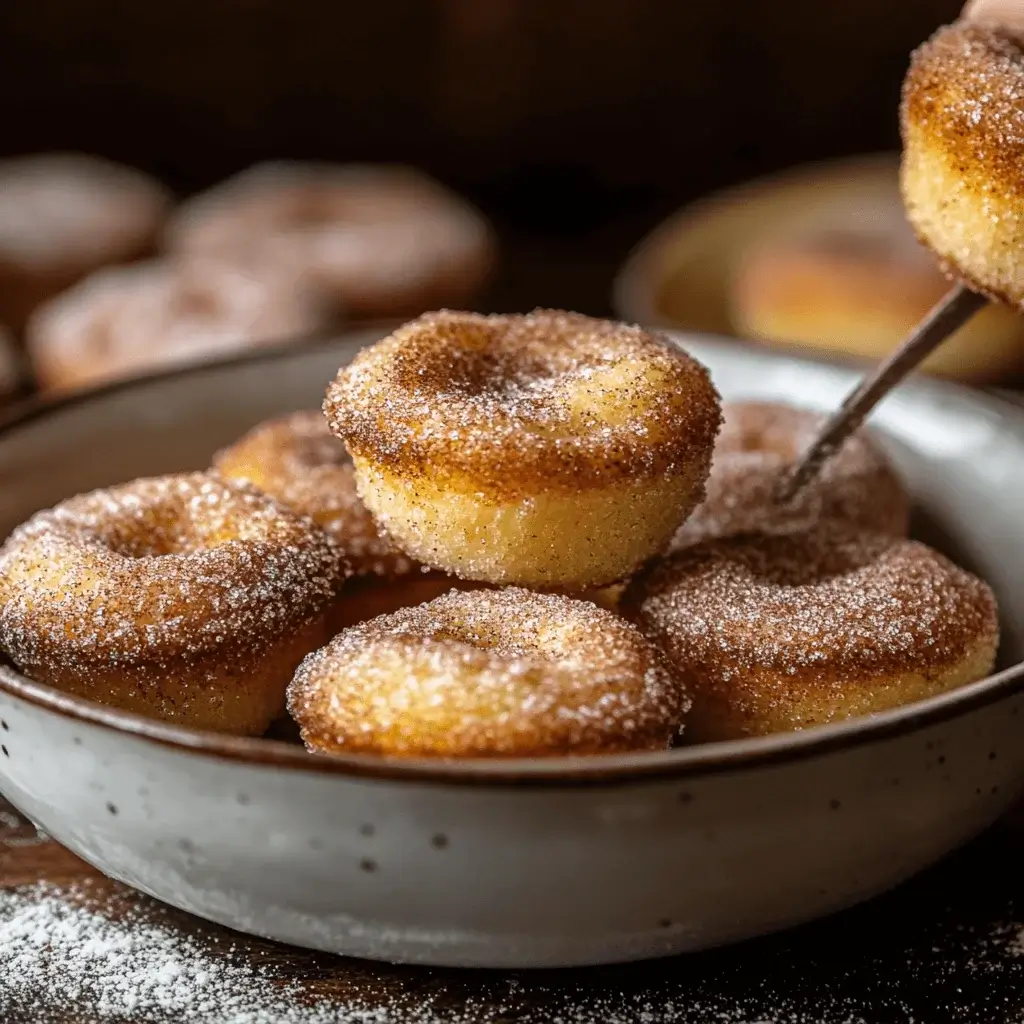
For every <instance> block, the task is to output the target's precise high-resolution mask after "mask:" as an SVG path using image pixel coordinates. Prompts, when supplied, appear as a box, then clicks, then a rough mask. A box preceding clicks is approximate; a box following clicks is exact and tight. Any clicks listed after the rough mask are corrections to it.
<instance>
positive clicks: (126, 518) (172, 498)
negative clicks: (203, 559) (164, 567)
mask: <svg viewBox="0 0 1024 1024" xmlns="http://www.w3.org/2000/svg"><path fill="white" fill-rule="evenodd" d="M218 497H219V496H217V495H193V496H189V495H184V494H176V493H164V494H160V495H159V496H157V497H154V498H151V499H150V500H149V501H147V502H146V503H145V504H144V505H143V504H138V505H134V506H133V505H132V504H131V503H125V504H124V505H122V506H121V507H119V508H116V509H111V510H110V513H109V514H108V515H107V516H105V517H104V520H103V521H102V522H97V523H95V524H93V525H92V526H91V528H88V529H87V531H86V533H87V535H88V538H89V539H90V540H92V541H93V542H94V543H97V544H99V545H100V546H101V547H103V548H105V549H106V550H107V551H109V552H111V553H112V554H115V555H119V556H120V557H121V558H126V559H145V558H162V557H166V556H169V555H193V554H196V553H198V552H202V551H209V550H210V549H211V548H216V547H220V546H222V545H225V544H231V543H236V542H241V543H247V542H252V541H260V540H261V539H264V538H265V535H266V523H265V522H263V521H262V520H261V517H249V516H247V515H245V514H244V511H243V510H242V509H241V508H239V509H237V510H236V511H237V514H232V513H230V512H226V511H225V510H224V509H223V508H221V507H219V503H218Z"/></svg>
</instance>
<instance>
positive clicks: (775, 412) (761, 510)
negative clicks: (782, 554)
mask: <svg viewBox="0 0 1024 1024" xmlns="http://www.w3.org/2000/svg"><path fill="white" fill-rule="evenodd" d="M824 420H825V417H824V416H822V415H821V414H820V413H816V412H811V411H809V410H806V409H797V408H794V407H793V406H790V405H783V404H782V403H778V402H726V403H724V404H723V406H722V430H721V432H720V433H719V435H718V440H717V442H716V444H715V455H714V459H713V461H712V463H711V475H710V476H709V477H708V483H707V497H706V498H705V499H704V501H703V502H702V503H701V504H700V505H698V506H697V508H696V509H695V510H694V512H693V514H692V515H691V516H690V518H689V519H687V520H686V522H684V523H683V525H682V526H681V527H680V528H679V531H678V532H677V533H676V536H675V537H674V538H673V541H672V544H671V545H670V550H672V551H676V550H679V549H681V548H684V547H688V546H689V545H691V544H695V543H697V542H699V541H702V540H709V539H712V538H715V537H727V536H730V535H732V534H737V533H749V532H778V531H791V530H798V529H807V528H809V527H812V526H814V525H816V524H817V523H819V522H821V521H823V520H830V519H838V520H841V521H845V522H848V523H852V524H854V525H856V526H860V527H863V528H864V529H866V530H868V531H872V532H878V533H884V534H890V535H892V536H906V534H907V530H908V527H909V519H910V500H909V498H908V496H907V493H906V491H905V490H904V487H903V484H902V483H901V482H900V479H899V477H898V476H897V475H896V472H895V470H894V469H893V468H892V466H891V465H890V463H889V460H888V459H887V458H886V457H885V455H884V454H883V453H882V451H881V450H880V449H879V448H878V447H877V445H875V444H874V442H873V441H872V440H871V437H870V434H869V433H868V432H867V431H864V430H860V431H858V432H857V433H856V434H854V435H853V436H852V437H850V438H849V439H848V440H847V441H846V443H845V444H844V445H843V447H842V448H841V449H840V450H839V451H838V452H836V454H835V456H833V458H831V459H830V460H829V461H828V462H826V463H825V465H824V466H823V467H822V469H821V471H820V473H819V474H818V475H817V476H816V477H815V478H814V480H812V481H811V483H810V484H808V486H807V487H805V488H804V489H803V490H802V491H801V492H800V493H799V494H798V495H797V496H796V498H795V499H793V500H792V501H791V502H790V503H789V504H788V505H785V506H782V505H779V504H778V502H777V501H776V498H775V491H776V487H777V485H778V482H779V478H780V476H781V475H782V474H783V473H784V471H785V470H786V469H787V468H788V467H789V466H791V465H792V463H793V462H794V461H795V460H796V458H797V457H798V456H799V455H800V453H801V452H803V451H804V449H805V448H807V447H808V445H810V443H811V442H812V441H813V439H814V437H815V436H816V435H817V433H818V430H819V428H820V427H821V424H822V423H823V422H824Z"/></svg>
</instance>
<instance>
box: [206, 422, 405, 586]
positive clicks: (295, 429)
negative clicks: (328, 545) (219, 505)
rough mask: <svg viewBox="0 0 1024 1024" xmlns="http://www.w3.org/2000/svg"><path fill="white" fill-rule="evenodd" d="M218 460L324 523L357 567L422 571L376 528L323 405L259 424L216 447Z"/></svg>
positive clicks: (227, 471) (390, 572) (229, 474)
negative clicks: (322, 410) (233, 440)
mask: <svg viewBox="0 0 1024 1024" xmlns="http://www.w3.org/2000/svg"><path fill="white" fill-rule="evenodd" d="M213 466H214V469H216V471H217V472H218V473H220V475H221V476H223V477H226V478H230V479H235V480H248V481H249V482H250V483H252V484H253V485H254V486H256V487H258V488H259V489H260V490H261V491H263V492H264V493H266V494H269V495H270V496H271V497H273V498H276V499H277V500H278V501H280V502H282V503H283V504H285V505H287V506H288V507H289V508H292V509H294V510H295V511H297V512H300V513H302V515H304V516H309V517H310V518H311V519H313V520H314V521H315V522H317V523H319V525H320V526H322V527H323V528H324V529H325V530H326V531H327V532H328V533H329V534H330V535H331V537H332V538H333V539H334V541H335V542H336V543H337V544H338V546H339V547H340V548H341V550H342V551H343V553H344V555H345V557H346V558H347V559H348V561H349V563H350V565H351V566H352V572H353V574H354V575H356V576H365V575H372V576H383V577H395V576H404V575H407V574H409V573H418V572H419V570H420V567H419V565H418V564H417V563H416V562H414V561H413V560H412V559H411V558H408V557H407V556H406V555H404V554H403V553H402V552H401V551H399V550H398V549H397V548H396V547H395V545H394V544H393V543H392V542H391V541H390V540H389V539H388V538H386V537H385V536H383V535H382V534H381V532H380V531H379V530H378V529H377V526H376V525H375V523H374V520H373V516H371V515H370V512H369V511H368V510H367V508H366V506H365V505H364V504H363V503H362V501H361V500H360V498H359V495H358V493H357V492H356V481H355V470H354V468H353V466H352V459H351V458H350V457H349V454H348V452H347V451H346V450H345V446H344V445H343V444H342V443H341V441H339V440H338V439H337V438H336V437H335V436H334V435H333V434H332V433H331V431H330V428H329V427H328V426H327V421H326V420H325V419H324V417H323V414H322V413H321V412H320V411H319V410H307V411H302V412H296V413H292V414H291V415H289V416H282V417H280V418H278V419H273V420H268V421H267V422H265V423H261V424H259V425H258V426H256V427H254V428H253V429H252V430H250V431H249V433H247V434H246V435H245V436H244V437H242V438H240V439H239V440H238V441H236V442H235V443H234V444H233V445H231V446H230V447H228V448H225V449H223V450H222V451H220V452H218V453H217V455H216V456H215V457H214V460H213Z"/></svg>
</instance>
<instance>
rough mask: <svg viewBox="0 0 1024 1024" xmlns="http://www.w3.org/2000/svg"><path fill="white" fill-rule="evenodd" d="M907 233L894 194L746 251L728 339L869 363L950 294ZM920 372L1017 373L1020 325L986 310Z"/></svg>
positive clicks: (1023, 326)
mask: <svg viewBox="0 0 1024 1024" xmlns="http://www.w3.org/2000/svg"><path fill="white" fill-rule="evenodd" d="M949 287H950V284H949V281H948V280H947V279H946V278H945V276H944V275H943V274H942V273H941V272H940V271H939V269H938V266H937V264H936V260H935V257H934V256H933V255H932V253H931V252H930V251H929V250H928V249H927V248H925V247H924V246H923V245H921V244H920V243H919V242H918V240H917V238H916V237H915V235H914V232H913V230H912V228H911V227H910V225H909V224H908V222H907V220H906V217H905V215H904V212H903V204H902V201H901V199H900V196H899V194H898V193H895V194H893V195H892V196H891V197H890V198H888V199H887V198H885V197H878V198H876V200H875V201H874V202H871V203H864V204H856V205H850V206H842V205H840V206H839V208H837V209H835V210H834V211H833V212H831V213H830V214H824V215H822V216H821V217H820V218H817V219H816V220H814V221H811V222H810V223H802V224H800V225H799V226H798V227H796V228H794V229H791V230H788V231H787V230H785V229H784V228H783V229H782V230H780V231H779V232H778V233H777V234H775V235H769V236H768V237H765V238H763V239H759V240H758V241H756V242H754V243H753V244H752V245H751V246H750V248H749V250H748V251H747V252H746V253H744V254H743V255H742V257H741V259H740V262H739V267H738V269H737V273H736V275H735V279H734V287H733V322H734V325H735V328H736V332H737V333H738V334H740V335H742V336H745V337H749V338H755V339H758V340H761V341H768V342H779V343H782V344H785V345H790V346H799V347H807V348H812V349H819V350H820V349H830V350H835V351H837V352H840V353H843V354H846V355H852V356H858V357H862V358H865V359H870V360H874V361H877V360H879V359H881V358H883V357H884V356H886V355H888V354H889V353H890V352H891V351H892V350H893V349H894V348H896V347H897V346H898V345H899V343H900V342H901V341H902V340H903V339H904V337H905V336H906V335H907V334H908V333H909V332H910V330H911V329H912V328H913V327H914V325H915V324H916V323H917V322H918V321H919V320H920V319H921V317H922V316H923V315H924V314H925V313H926V312H927V311H928V310H929V309H930V308H931V307H932V306H933V305H934V304H935V303H936V302H938V301H939V300H940V299H941V298H942V297H943V295H945V293H946V292H947V291H948V289H949ZM924 369H925V370H926V371H927V372H930V373H935V374H939V375H941V376H944V377H953V378H956V379H957V380H964V381H972V382H975V383H993V382H996V381H1000V380H1005V379H1006V378H1008V377H1014V376H1018V375H1020V373H1021V372H1022V370H1024V318H1022V317H1021V316H1020V315H1019V314H1018V313H1016V312H1014V311H1013V310H1011V309H1008V308H1005V307H1002V306H997V305H993V306H990V307H989V308H987V309H985V310H983V311H982V312H981V313H980V314H979V315H978V316H977V317H975V318H974V319H973V320H972V321H971V322H970V323H969V324H967V325H966V326H964V327H963V328H961V329H960V331H958V332H957V334H955V335H954V336H953V337H952V338H951V339H950V340H949V341H948V342H947V343H946V344H945V345H943V346H941V347H940V348H939V349H938V350H937V351H936V352H934V353H933V354H932V355H931V356H929V358H928V359H927V360H926V361H925V363H924Z"/></svg>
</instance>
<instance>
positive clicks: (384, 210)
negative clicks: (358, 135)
mask: <svg viewBox="0 0 1024 1024" xmlns="http://www.w3.org/2000/svg"><path fill="white" fill-rule="evenodd" d="M166 240H167V246H168V248H169V249H170V251H172V252H177V253H191V254H201V255H203V256H208V257H216V258H218V259H222V260H226V261H230V262H235V263H238V264H241V265H250V264H252V263H269V264H270V265H271V266H284V267H286V268H288V269H289V270H290V271H292V272H294V273H296V274H297V275H299V276H300V277H301V278H302V279H303V280H304V281H307V282H308V283H309V284H310V285H311V286H313V287H315V288H316V289H318V290H319V291H320V293H321V295H322V297H323V299H324V300H325V301H327V302H329V303H332V304H334V305H336V306H338V307H340V308H341V309H343V310H344V311H345V313H346V314H347V315H348V316H350V317H354V318H371V317H392V316H412V315H414V314H416V313H421V312H424V311H425V310H428V309H434V308H437V307H442V306H458V307H462V306H466V305H469V304H470V303H471V301H472V299H473V298H474V296H475V295H476V294H477V293H478V292H479V290H480V289H481V287H482V286H483V284H484V283H485V281H486V279H487V278H488V276H489V274H490V271H491V269H492V267H493V264H494V260H495V243H494V239H493V236H492V233H491V229H490V227H489V226H488V224H487V222H486V221H485V220H484V218H483V216H482V215H481V214H480V213H479V212H478V211H477V210H475V209H474V208H473V207H472V206H471V205H470V204H469V203H468V202H466V201H465V200H463V199H461V198H460V197H458V196H457V195H455V194H454V193H453V192H451V191H449V190H448V189H446V188H445V187H443V186H442V185H440V184H439V183H438V182H436V181H433V180H432V179H430V178H428V177H426V176H425V175H423V174H420V173H419V172H417V171H414V170H412V169H409V168H405V167H391V166H371V165H363V164H351V165H332V164H320V163H297V162H281V163H266V164H259V165H257V166H255V167H252V168H250V169H249V170H248V171H245V172H243V173H242V174H239V175H237V176H236V177H234V178H231V179H229V180H228V181H226V182H224V183H223V184H221V185H219V186H217V187H216V188H213V189H211V190H210V191H208V192H206V193H203V194H202V195H200V196H197V197H195V198H194V199H192V200H190V201H188V202H186V203H184V204H183V205H182V206H181V207H180V208H179V209H178V211H177V213H176V214H175V216H174V217H173V219H172V220H171V222H170V224H169V225H168V231H167V235H166Z"/></svg>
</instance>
